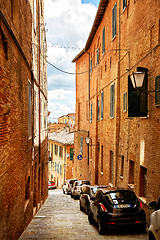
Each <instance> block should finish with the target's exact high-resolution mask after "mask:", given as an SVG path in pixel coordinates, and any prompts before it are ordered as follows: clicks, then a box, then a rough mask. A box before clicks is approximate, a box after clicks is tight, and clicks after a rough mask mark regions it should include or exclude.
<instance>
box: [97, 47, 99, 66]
mask: <svg viewBox="0 0 160 240" xmlns="http://www.w3.org/2000/svg"><path fill="white" fill-rule="evenodd" d="M98 64H99V48H98V49H97V65H98Z"/></svg>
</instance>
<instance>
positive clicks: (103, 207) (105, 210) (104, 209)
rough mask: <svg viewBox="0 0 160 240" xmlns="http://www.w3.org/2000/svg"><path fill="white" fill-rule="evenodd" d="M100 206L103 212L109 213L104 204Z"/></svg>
mask: <svg viewBox="0 0 160 240" xmlns="http://www.w3.org/2000/svg"><path fill="white" fill-rule="evenodd" d="M100 206H101V211H102V212H107V209H106V208H105V206H104V205H103V204H102V203H100Z"/></svg>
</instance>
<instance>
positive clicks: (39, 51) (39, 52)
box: [38, 2, 41, 163]
mask: <svg viewBox="0 0 160 240" xmlns="http://www.w3.org/2000/svg"><path fill="white" fill-rule="evenodd" d="M38 31H39V33H38V60H39V63H38V70H39V72H38V75H39V76H38V78H39V79H38V84H39V163H40V162H41V94H40V87H41V85H40V84H41V76H40V74H41V70H40V54H41V47H40V44H41V42H40V36H41V32H40V31H41V24H40V6H39V2H38Z"/></svg>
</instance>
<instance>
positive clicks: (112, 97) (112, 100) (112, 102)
mask: <svg viewBox="0 0 160 240" xmlns="http://www.w3.org/2000/svg"><path fill="white" fill-rule="evenodd" d="M114 107H115V83H113V84H111V87H110V118H111V119H113V118H114Z"/></svg>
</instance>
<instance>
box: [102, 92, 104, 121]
mask: <svg viewBox="0 0 160 240" xmlns="http://www.w3.org/2000/svg"><path fill="white" fill-rule="evenodd" d="M103 113H104V91H103V92H101V120H103Z"/></svg>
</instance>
